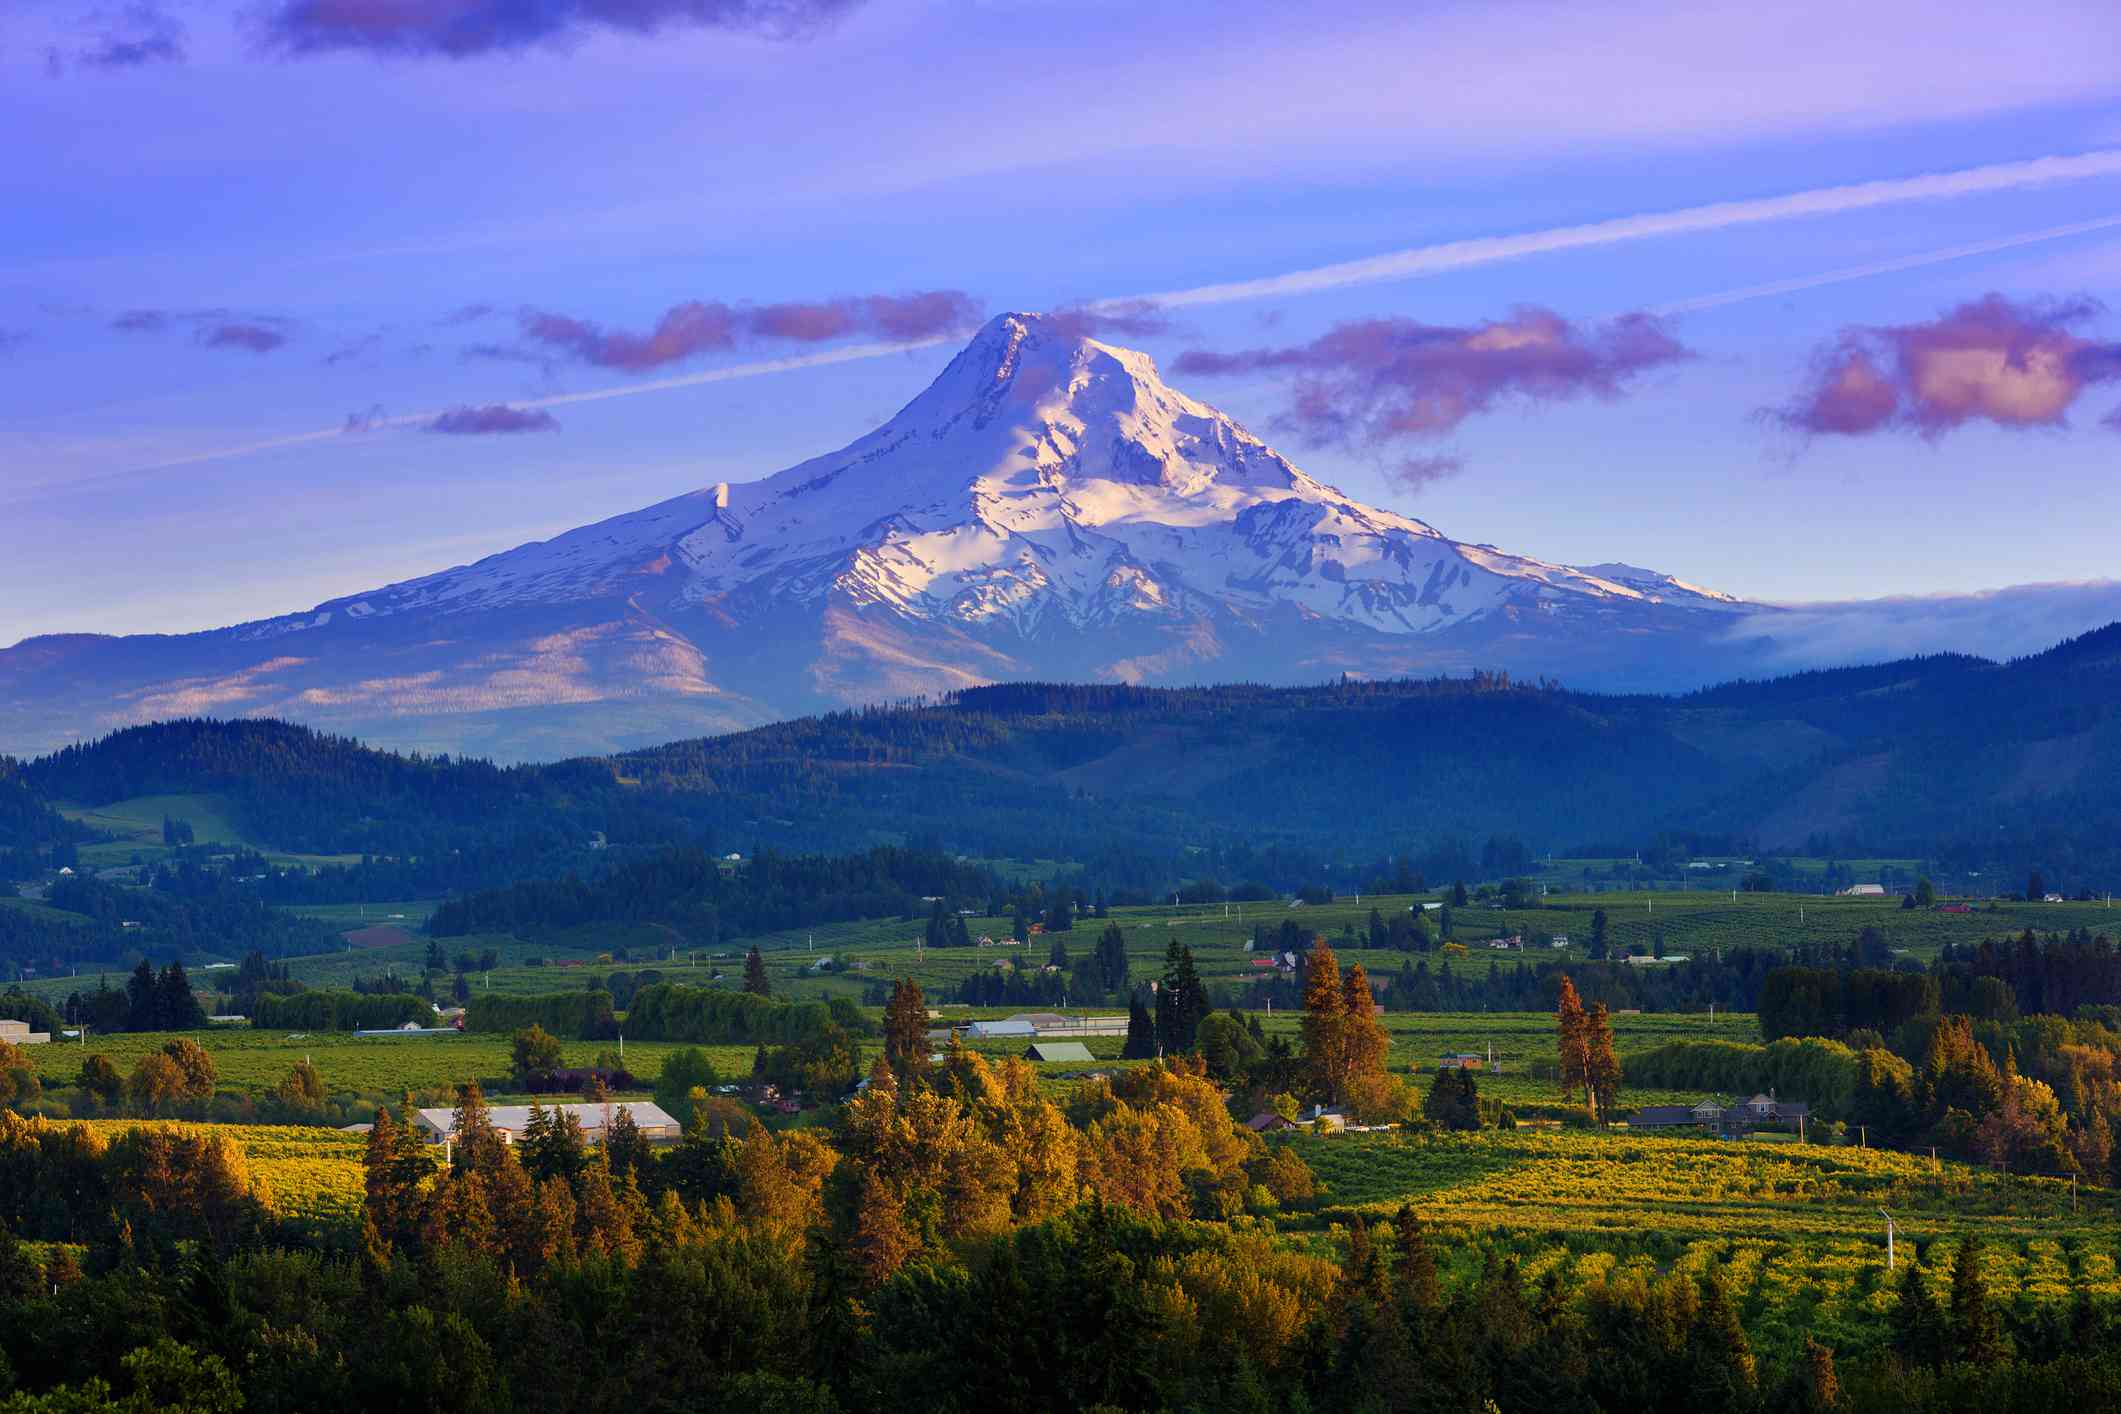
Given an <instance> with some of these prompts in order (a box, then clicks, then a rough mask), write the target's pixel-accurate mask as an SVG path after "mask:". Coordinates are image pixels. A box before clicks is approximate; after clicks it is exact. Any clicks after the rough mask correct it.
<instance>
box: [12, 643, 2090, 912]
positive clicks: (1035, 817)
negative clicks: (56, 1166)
mask: <svg viewBox="0 0 2121 1414" xmlns="http://www.w3.org/2000/svg"><path fill="white" fill-rule="evenodd" d="M2115 779H2121V626H2114V627H2110V628H2107V629H2103V630H2100V631H2099V632H2097V633H2093V634H2088V635H2085V636H2084V637H2082V638H2080V639H2076V640H2072V641H2071V642H2069V643H2065V644H2062V645H2059V646H2057V647H2056V648H2054V649H2052V650H2050V651H2048V652H2046V653H2043V654H2039V655H2036V656H2033V657H2029V658H2025V659H2020V660H2017V661H2015V662H2012V663H2008V664H1995V663H1989V662H1985V661H1982V660H1978V659H1970V658H1963V657H1952V656H1943V657H1931V658H1915V659H1908V660H1905V661H1903V662H1898V663H1890V664H1881V665H1876V666H1871V667H1863V668H1851V669H1842V670H1835V671H1828V672H1815V673H1805V674H1799V675H1796V676H1793V677H1789V678H1783V679H1777V680H1774V681H1769V682H1737V683H1730V684H1726V685H1724V686H1721V687H1717V688H1712V689H1708V690H1706V691H1703V692H1699V693H1694V694H1690V695H1688V696H1685V697H1673V698H1665V697H1646V696H1637V697H1606V696H1598V695H1593V694H1585V693H1574V692H1569V691H1566V690H1565V689H1563V688H1561V687H1558V686H1556V685H1554V684H1550V683H1538V684H1527V683H1522V682H1512V681H1510V680H1509V679H1507V678H1506V677H1503V676H1500V675H1475V676H1473V677H1469V678H1453V679H1434V680H1425V681H1389V682H1361V681H1352V680H1351V681H1344V682H1338V683H1333V684H1328V685H1324V686H1319V687H1312V688H1267V687H1258V686H1249V685H1232V686H1225V687H1200V688H1154V689H1152V688H1136V687H1127V686H1121V685H1095V684H1060V683H1020V684H1006V685H1002V686H996V687H984V688H974V689H968V690H965V691H961V692H955V693H949V694H945V695H941V696H938V697H936V698H933V699H918V700H914V701H910V702H906V703H901V704H898V705H895V706H890V707H875V708H867V709H861V710H852V711H845V712H836V713H830V714H825V715H821V716H816V717H807V718H802V719H800V720H796V721H790V722H783V723H778V724H775V725H772V726H768V727H761V728H758V729H756V730H752V731H747V732H739V733H735V734H732V735H728V736H722V737H714V738H703V739H699V740H693V741H683V742H673V743H670V744H668V745H665V746H660V747H655V748H651V749H648V750H643V751H636V752H630V753H626V754H624V755H620V756H615V757H611V758H604V759H583V760H576V761H567V762H561V763H556V764H551V765H543V766H521V767H509V768H500V767H496V766H493V765H491V764H490V763H487V762H483V761H470V760H458V759H452V758H449V757H433V758H428V757H418V756H397V755H393V754H390V753H385V752H378V751H372V750H369V749H367V748H365V747H362V746H360V745H359V744H357V743H355V742H353V741H350V740H348V739H345V738H340V737H332V736H329V735H326V734H322V733H318V732H314V731H311V730H309V729H307V728H302V727H295V726H289V725H287V724H284V723H279V722H272V721H237V722H216V721H202V720H189V721H181V722H171V723H162V724H157V725H154V726H148V727H139V728H132V729H129V730H127V731H124V732H119V733H117V734H114V735H113V736H111V737H109V738H106V739H105V740H103V741H101V742H97V743H94V744H91V745H86V746H81V747H74V748H69V749H68V750H66V751H63V752H59V753H57V754H55V755H53V756H50V757H46V758H43V759H42V760H39V761H35V762H30V763H27V764H24V765H19V766H17V765H14V764H12V763H7V764H5V765H0V829H5V830H10V831H11V832H12V833H11V835H9V836H8V838H12V839H15V840H16V841H18V842H32V843H30V844H29V847H30V848H31V849H35V848H36V847H37V845H36V844H35V843H33V841H36V840H42V841H44V842H45V848H46V849H47V852H48V850H49V849H50V848H51V847H52V846H51V843H50V841H51V839H52V837H53V835H54V832H55V831H57V830H59V829H60V827H62V826H64V824H65V822H63V821H58V820H57V817H55V816H52V815H50V814H49V812H48V811H45V810H43V809H42V806H40V805H39V803H38V802H39V801H41V802H42V803H43V804H44V805H48V804H49V803H50V802H53V801H68V802H72V803H75V804H81V805H87V806H95V805H97V804H101V803H109V802H111V801H115V800H120V799H127V798H131V797H135V796H139V795H149V794H201V793H210V794H213V795H215V796H217V797H219V798H222V799H225V800H226V802H227V803H228V808H229V810H230V811H231V812H232V814H233V816H234V818H235V819H236V821H237V822H238V823H239V824H240V825H241V826H242V828H243V829H244V830H245V831H246V832H247V833H248V834H249V835H250V836H251V837H252V838H254V839H256V840H258V841H261V842H269V843H270V844H271V846H272V847H274V848H276V849H283V850H301V851H311V852H318V853H344V854H359V855H363V856H365V858H364V859H363V861H362V863H360V864H359V865H356V866H352V867H349V868H345V869H327V870H321V871H314V872H312V871H307V870H305V871H302V873H301V874H300V875H299V876H289V877H285V878H280V879H274V880H271V881H268V883H267V885H266V887H265V889H264V892H265V893H266V895H267V896H269V897H273V898H276V899H278V900H280V901H283V902H297V901H300V902H336V901H353V900H356V899H373V898H385V897H397V898H402V897H407V896H414V895H418V896H427V897H433V896H437V895H439V894H443V893H465V892H475V891H478V890H482V889H490V888H494V887H499V886H505V885H508V884H511V883H514V882H516V881H518V880H522V879H530V878H547V879H558V878H561V877H563V876H564V875H566V874H567V873H568V872H569V871H570V870H572V871H574V872H576V873H578V874H581V875H583V876H585V877H586V876H587V875H589V874H590V873H592V872H593V871H594V869H595V868H596V866H597V865H598V864H599V861H598V860H596V859H593V858H592V857H591V845H592V843H593V842H596V843H602V844H608V845H609V846H611V847H613V848H614V849H617V850H622V851H623V850H629V849H641V848H657V847H664V846H678V845H682V846H689V847H696V848H701V849H715V850H729V849H740V850H743V851H745V852H747V853H749V852H752V851H754V850H758V849H763V848H775V849H779V850H782V851H786V852H806V853H835V854H837V853H848V852H854V851H861V850H866V849H869V848H872V847H874V846H878V845H917V846H920V847H924V848H928V849H931V850H938V851H941V852H945V853H951V854H965V855H970V856H975V857H980V858H997V857H1013V858H1027V859H1028V858H1047V859H1060V860H1065V861H1073V862H1076V863H1081V864H1084V865H1086V866H1092V867H1093V868H1094V872H1096V873H1097V875H1098V877H1100V878H1101V879H1103V880H1106V881H1108V882H1109V883H1110V884H1112V885H1113V886H1114V887H1119V886H1127V887H1146V888H1155V887H1161V886H1164V885H1166V884H1168V883H1175V882H1178V881H1180V880H1182V879H1185V878H1192V877H1198V876H1199V875H1200V873H1201V872H1202V870H1203V860H1205V861H1206V864H1207V866H1208V867H1211V868H1217V869H1221V870H1222V871H1223V872H1224V873H1225V874H1226V876H1227V877H1246V876H1247V875H1254V876H1259V877H1264V876H1265V871H1264V870H1263V869H1262V868H1260V867H1258V866H1251V867H1247V868H1243V869H1240V868H1239V867H1237V866H1234V865H1231V864H1229V863H1228V861H1229V860H1230V859H1232V858H1233V857H1235V856H1238V855H1244V856H1246V859H1247V862H1248V865H1249V861H1251V860H1263V861H1267V862H1268V863H1270V864H1272V865H1274V866H1275V867H1276V868H1278V869H1279V870H1281V871H1282V872H1283V874H1284V875H1286V877H1276V878H1272V879H1269V880H1268V882H1271V883H1274V884H1276V885H1282V886H1287V885H1293V884H1294V883H1295V882H1297V881H1298V877H1299V876H1301V875H1302V874H1303V873H1304V872H1305V871H1306V870H1309V871H1311V872H1313V873H1316V872H1317V871H1318V870H1319V869H1320V868H1321V867H1322V863H1323V862H1324V861H1327V860H1331V859H1334V858H1337V857H1344V856H1345V854H1346V851H1347V850H1348V849H1349V847H1350V844H1351V842H1352V841H1360V849H1361V853H1362V855H1363V857H1365V858H1379V857H1387V856H1396V855H1408V856H1413V857H1416V858H1422V857H1427V856H1439V855H1440V856H1452V855H1454V854H1455V856H1456V857H1459V858H1464V857H1466V856H1467V855H1468V854H1469V853H1470V850H1471V846H1470V845H1469V844H1468V842H1469V841H1478V840H1480V839H1484V838H1488V837H1490V836H1495V835H1514V836H1518V837H1520V838H1523V839H1525V840H1526V842H1527V843H1528V844H1529V845H1530V846H1531V847H1532V848H1533V849H1534V850H1536V851H1538V852H1542V853H1543V852H1547V851H1554V852H1559V853H1567V852H1568V851H1570V850H1571V849H1573V848H1576V847H1579V846H1585V845H1588V844H1593V843H1596V844H1597V845H1598V846H1600V847H1605V848H1610V847H1613V846H1616V845H1619V844H1624V843H1627V842H1630V841H1633V842H1636V843H1637V844H1638V845H1639V844H1640V843H1645V842H1647V841H1649V840H1651V839H1653V838H1654V837H1656V836H1657V835H1659V834H1660V833H1663V832H1672V831H1679V832H1689V833H1692V834H1696V835H1712V836H1715V837H1717V838H1719V839H1722V840H1725V841H1728V842H1729V843H1730V847H1731V848H1732V849H1733V850H1742V851H1744V852H1759V853H1776V852H1801V853H1812V854H1835V855H1841V856H1859V857H1860V856H1866V855H1868V856H1876V857H1901V858H1907V857H1914V858H1928V859H1934V860H1938V861H1940V862H1941V863H1942V864H1943V865H1945V866H1946V867H1948V868H1952V869H1955V870H1964V871H1969V872H1970V871H1972V870H1975V869H1987V868H1996V869H2000V870H2002V871H2003V872H2004V873H2006V874H2012V873H2018V872H2020V871H2021V870H2022V869H2024V868H2025V867H2027V866H2028V865H2037V866H2040V867H2042V868H2044V869H2045V871H2046V873H2047V875H2048V877H2049V878H2050V879H2052V880H2054V881H2055V882H2056V883H2058V884H2059V885H2062V886H2064V887H2066V888H2071V889H2074V888H2077V887H2079V886H2082V885H2085V884H2088V883H2094V882H2096V883H2101V884H2103V883H2105V882H2107V881H2109V880H2110V878H2111V876H2112V874H2113V873H2115V872H2117V871H2121V843H2117V842H2121V795H2117V794H2116V793H2115V792H2114V791H2112V790H2111V789H2110V782H2111V781H2113V780H2115ZM11 781H16V782H19V784H17V785H15V786H13V787H12V790H13V792H14V793H13V795H12V797H10V794H9V791H10V789H11V787H10V782H11ZM25 788H26V789H27V790H28V791H30V792H33V793H34V796H35V799H25V798H24V794H23V792H24V789H25ZM9 821H13V822H14V823H13V824H11V825H10V824H8V823H7V822H9ZM17 873H18V876H19V874H20V871H19V870H17Z"/></svg>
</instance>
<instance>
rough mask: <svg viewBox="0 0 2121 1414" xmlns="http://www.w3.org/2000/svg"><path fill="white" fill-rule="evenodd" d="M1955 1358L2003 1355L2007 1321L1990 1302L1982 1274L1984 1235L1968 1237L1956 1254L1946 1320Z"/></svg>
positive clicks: (1986, 1361)
mask: <svg viewBox="0 0 2121 1414" xmlns="http://www.w3.org/2000/svg"><path fill="white" fill-rule="evenodd" d="M1946 1330H1947V1332H1948V1334H1949V1336H1950V1339H1951V1355H1952V1358H1953V1359H1955V1360H1958V1361H1961V1362H1963V1363H1965V1364H1969V1365H1982V1366H1986V1365H1991V1364H1994V1363H1995V1362H1996V1361H1998V1360H2001V1359H2002V1358H2003V1322H2002V1320H2001V1318H2000V1317H1999V1316H1998V1315H1997V1313H1996V1308H1995V1307H1994V1306H1992V1305H1990V1304H1989V1299H1988V1283H1987V1281H1985V1280H1984V1279H1983V1278H1982V1275H1981V1239H1980V1238H1978V1237H1968V1238H1966V1239H1965V1240H1963V1241H1962V1242H1960V1244H1959V1251H1958V1252H1957V1253H1956V1254H1955V1255H1954V1256H1953V1258H1952V1299H1951V1307H1950V1310H1949V1313H1948V1318H1947V1321H1946Z"/></svg>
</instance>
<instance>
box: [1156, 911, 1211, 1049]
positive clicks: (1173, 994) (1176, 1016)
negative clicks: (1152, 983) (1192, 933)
mask: <svg viewBox="0 0 2121 1414" xmlns="http://www.w3.org/2000/svg"><path fill="white" fill-rule="evenodd" d="M1207 1014H1208V993H1207V988H1205V987H1204V986H1202V985H1201V980H1200V971H1199V969H1198V968H1196V967H1195V966H1194V964H1193V950H1192V949H1191V948H1189V947H1186V946H1184V945H1183V944H1181V943H1180V942H1179V941H1178V940H1177V939H1175V938H1174V939H1172V941H1171V946H1170V947H1169V948H1168V949H1166V950H1165V952H1164V975H1163V979H1162V981H1161V982H1160V983H1159V984H1158V986H1157V989H1156V1036H1157V1039H1158V1040H1159V1041H1161V1042H1162V1043H1163V1048H1164V1053H1165V1054H1166V1055H1175V1054H1180V1053H1183V1052H1186V1051H1190V1050H1192V1049H1193V1046H1194V1043H1195V1041H1196V1040H1198V1039H1199V1036H1200V1023H1201V1018H1203V1017H1205V1016H1206V1015H1207Z"/></svg>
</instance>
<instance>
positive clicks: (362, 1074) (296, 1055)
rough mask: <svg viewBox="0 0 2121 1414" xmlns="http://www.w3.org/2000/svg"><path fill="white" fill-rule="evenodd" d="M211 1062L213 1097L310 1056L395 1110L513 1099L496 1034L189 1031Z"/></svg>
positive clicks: (153, 1046)
mask: <svg viewBox="0 0 2121 1414" xmlns="http://www.w3.org/2000/svg"><path fill="white" fill-rule="evenodd" d="M185 1034H186V1035H189V1036H190V1037H191V1038H192V1039H193V1040H196V1041H198V1042H199V1043H200V1044H201V1045H202V1046H204V1047H205V1048H206V1051H207V1053H208V1054H209V1055H211V1056H212V1057H213V1061H214V1067H215V1069H216V1071H217V1072H218V1081H217V1088H218V1089H219V1090H221V1091H223V1092H227V1093H235V1094H247V1095H250V1096H253V1097H256V1096H259V1095H263V1094H264V1093H266V1092H267V1091H269V1090H271V1089H272V1087H273V1086H275V1085H277V1084H279V1083H280V1082H281V1081H282V1080H284V1079H285V1078H286V1077H287V1073H288V1071H289V1070H290V1069H291V1068H292V1067H293V1066H294V1064H295V1062H296V1061H298V1060H301V1059H303V1058H304V1057H307V1058H308V1059H309V1061H310V1063H311V1064H313V1065H315V1066H316V1068H317V1070H318V1071H319V1073H321V1074H322V1076H323V1077H324V1085H325V1088H326V1089H327V1090H328V1091H330V1092H331V1093H333V1094H341V1093H346V1092H360V1093H363V1094H369V1095H385V1096H389V1097H390V1098H391V1099H392V1100H393V1101H395V1100H396V1099H397V1098H398V1097H399V1096H401V1095H402V1094H403V1093H404V1092H405V1091H407V1090H412V1091H415V1092H431V1091H442V1090H447V1089H452V1088H454V1087H455V1086H457V1085H459V1084H461V1083H462V1082H464V1081H466V1080H474V1079H475V1080H477V1081H478V1082H479V1085H480V1087H481V1088H482V1089H484V1090H485V1091H486V1092H487V1095H488V1097H489V1098H492V1099H495V1100H497V1101H498V1100H502V1099H505V1098H508V1097H509V1096H510V1095H511V1094H512V1093H513V1082H512V1081H511V1080H510V1079H509V1038H508V1037H506V1036H501V1035H457V1036H439V1035H437V1036H404V1037H398V1036H352V1035H345V1034H331V1033H325V1032H313V1033H311V1034H309V1035H306V1036H305V1035H300V1034H292V1033H286V1032H257V1031H249V1030H241V1029H237V1030H226V1031H205V1032H187V1033H185ZM169 1039H170V1037H169V1036H168V1035H167V1034H164V1033H157V1032H142V1033H128V1034H123V1035H114V1036H92V1037H90V1038H89V1041H88V1044H87V1045H86V1046H82V1045H80V1044H78V1043H56V1042H55V1043H54V1044H51V1045H48V1046H34V1047H31V1048H30V1051H29V1053H30V1055H31V1057H32V1058H33V1059H34V1061H35V1062H36V1066H37V1073H38V1075H39V1077H40V1078H42V1079H43V1081H44V1083H45V1084H46V1085H47V1086H52V1085H64V1084H70V1083H72V1081H73V1078H74V1077H75V1076H76V1075H77V1074H79V1073H80V1069H81V1062H82V1060H83V1058H84V1057H86V1056H88V1055H93V1054H99V1053H100V1054H102V1055H105V1056H108V1057H109V1058H110V1061H111V1064H112V1065H114V1066H116V1067H117V1068H118V1070H119V1072H120V1073H121V1074H129V1073H131V1071H132V1068H133V1067H134V1066H135V1065H137V1064H138V1063H139V1060H140V1058H141V1057H142V1056H145V1055H147V1054H149V1053H150V1052H153V1051H156V1050H160V1049H161V1048H162V1046H163V1045H164V1044H165V1043H167V1042H168V1041H169ZM616 1049H618V1047H617V1043H615V1042H606V1041H566V1042H563V1043H562V1060H563V1062H564V1063H565V1064H567V1065H570V1066H587V1065H589V1064H591V1063H592V1062H594V1061H595V1059H596V1058H597V1056H598V1054H599V1053H601V1052H603V1051H605V1050H616ZM677 1049H679V1044H678V1043H676V1042H669V1041H629V1042H627V1043H626V1065H627V1068H628V1069H630V1070H631V1071H632V1072H633V1073H634V1074H635V1075H638V1076H640V1077H641V1078H642V1080H643V1081H644V1082H645V1081H650V1080H653V1079H654V1077H655V1075H656V1074H657V1072H658V1071H659V1070H660V1069H661V1068H662V1064H663V1057H664V1056H665V1055H667V1054H669V1053H670V1052H671V1051H673V1050H677ZM701 1049H703V1050H705V1051H706V1052H707V1053H708V1055H709V1056H710V1057H711V1058H712V1060H713V1062H714V1065H715V1069H716V1070H717V1071H718V1072H722V1073H725V1074H730V1075H734V1076H739V1077H741V1076H746V1075H749V1074H750V1073H751V1061H752V1055H753V1050H752V1048H751V1047H748V1046H705V1047H702V1048H701Z"/></svg>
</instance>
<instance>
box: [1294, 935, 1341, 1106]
mask: <svg viewBox="0 0 2121 1414" xmlns="http://www.w3.org/2000/svg"><path fill="white" fill-rule="evenodd" d="M1303 1042H1304V1070H1305V1074H1306V1077H1307V1078H1308V1080H1309V1081H1310V1085H1311V1089H1312V1091H1313V1092H1314V1093H1315V1094H1316V1095H1317V1096H1318V1098H1319V1100H1320V1101H1321V1102H1322V1103H1324V1104H1328V1105H1337V1104H1339V1103H1340V1100H1341V1096H1342V1095H1343V1094H1344V1093H1345V1092H1346V1089H1347V1083H1348V996H1347V990H1346V988H1345V987H1344V986H1343V985H1342V982H1341V978H1340V960H1339V959H1338V958H1336V957H1335V956H1334V955H1333V949H1332V946H1331V945H1330V944H1328V943H1325V942H1320V943H1318V944H1317V945H1316V946H1314V947H1313V948H1312V949H1311V950H1310V952H1309V953H1308V954H1307V955H1306V957H1305V960H1304V1019H1303Z"/></svg>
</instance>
